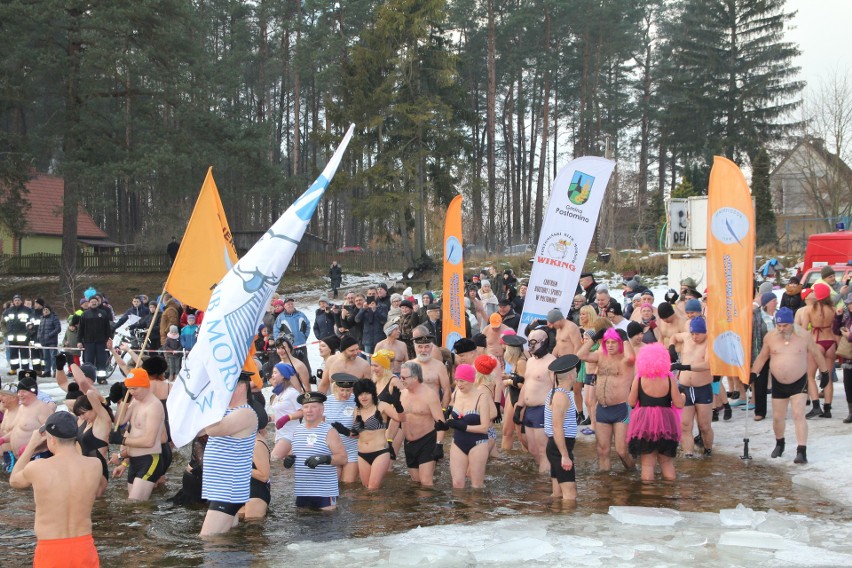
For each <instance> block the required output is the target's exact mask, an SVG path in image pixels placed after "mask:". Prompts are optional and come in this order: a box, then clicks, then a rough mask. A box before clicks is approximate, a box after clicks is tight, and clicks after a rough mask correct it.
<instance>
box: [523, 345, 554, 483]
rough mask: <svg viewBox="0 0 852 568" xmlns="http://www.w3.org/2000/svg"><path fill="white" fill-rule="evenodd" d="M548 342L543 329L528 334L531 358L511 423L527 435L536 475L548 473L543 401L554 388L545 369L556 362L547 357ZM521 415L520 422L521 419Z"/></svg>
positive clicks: (550, 377)
mask: <svg viewBox="0 0 852 568" xmlns="http://www.w3.org/2000/svg"><path fill="white" fill-rule="evenodd" d="M548 343H549V338H548V335H547V332H546V331H544V330H543V329H536V330H533V331H532V332H530V335H529V339H528V341H527V346H528V349H529V354H530V358H529V359H528V360H527V368H526V372H525V375H524V378H525V380H524V384H523V386H522V387H521V392H520V394H519V395H518V404H517V405H515V416H514V420H515V423H516V424H523V425H524V427H525V429H526V434H527V447H528V448H529V451H530V454H532V456H533V459H535V462H536V464H538V471H539V473H545V472H549V471H550V462H549V461H548V460H547V457H546V455H545V450H546V449H547V434H545V432H544V401H545V399H546V398H547V393H548V392H550V390H551V389H552V388H553V376H552V374H551V372H550V370H548V366H549V365H550V364H551V363H553V361H555V360H556V357H554V356H553V354H552V353H548ZM522 415H523V418H522Z"/></svg>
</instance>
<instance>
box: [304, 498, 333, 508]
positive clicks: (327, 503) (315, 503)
mask: <svg viewBox="0 0 852 568" xmlns="http://www.w3.org/2000/svg"><path fill="white" fill-rule="evenodd" d="M334 505H337V497H305V496H304V495H300V496H299V497H296V506H297V507H304V508H307V509H325V508H326V507H333V506H334Z"/></svg>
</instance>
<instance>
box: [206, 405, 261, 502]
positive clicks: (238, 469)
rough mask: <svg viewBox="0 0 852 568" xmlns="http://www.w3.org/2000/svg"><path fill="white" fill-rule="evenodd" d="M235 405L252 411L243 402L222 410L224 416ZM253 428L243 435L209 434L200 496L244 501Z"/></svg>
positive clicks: (251, 454)
mask: <svg viewBox="0 0 852 568" xmlns="http://www.w3.org/2000/svg"><path fill="white" fill-rule="evenodd" d="M239 408H248V409H249V410H252V408H251V406H249V405H248V404H243V405H241V406H237V407H235V408H229V409H228V410H226V411H225V416H227V415H229V414H230V413H231V412H233V411H235V410H237V409H239ZM252 412H253V411H252ZM256 430H257V428H256V427H255V432H253V433H252V435H251V436H248V437H246V438H235V437H233V436H210V438H209V439H208V440H207V448H206V449H205V450H204V477H203V478H202V485H201V497H202V498H204V499H207V500H208V501H222V502H224V503H247V502H248V500H249V484H250V483H251V461H252V456H253V455H254V442H255V439H256V438H257V432H256Z"/></svg>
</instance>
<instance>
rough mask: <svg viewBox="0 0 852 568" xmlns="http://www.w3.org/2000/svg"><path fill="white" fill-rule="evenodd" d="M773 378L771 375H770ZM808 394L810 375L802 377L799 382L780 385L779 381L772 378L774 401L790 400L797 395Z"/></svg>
mask: <svg viewBox="0 0 852 568" xmlns="http://www.w3.org/2000/svg"><path fill="white" fill-rule="evenodd" d="M770 376H771V375H770ZM807 392H808V375H807V374H804V375H802V378H801V379H799V380H798V381H796V382H794V383H790V384H786V383H779V382H778V379H776V378H775V377H772V398H773V399H776V398H777V399H779V400H783V399H788V398H790V397H791V396H793V395H796V394H807Z"/></svg>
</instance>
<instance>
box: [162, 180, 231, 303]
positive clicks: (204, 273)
mask: <svg viewBox="0 0 852 568" xmlns="http://www.w3.org/2000/svg"><path fill="white" fill-rule="evenodd" d="M238 258H239V257H238V256H237V248H236V246H235V245H234V239H233V237H232V236H231V229H230V227H228V219H227V217H225V209H224V208H223V207H222V200H221V199H219V190H217V189H216V182H215V181H213V168H212V167H211V168H210V169H208V170H207V178H206V179H205V180H204V185H202V186H201V193H200V194H199V196H198V201H196V202H195V209H193V210H192V216H191V217H190V218H189V224H188V225H187V226H186V232H185V233H184V234H183V240H181V243H180V249H179V250H178V254H177V257H176V258H175V263H174V265H173V266H172V270H171V272H169V277H168V279H167V280H166V291H167V292H168V293H169V294H171V295H172V296H174V297H175V298H177V299H178V300H179V301H180V302H181V303H183V304H186V305H189V306H192V307H194V308H198V309H200V310H206V309H207V304H209V303H210V296H211V295H212V293H213V288H214V287H215V286H216V284H217V283H218V282H219V281H220V280H221V279H222V278H223V277H224V276H225V274H227V273H228V271H229V270H230V269H231V267H232V266H233V265H234V264H236V262H237V259H238Z"/></svg>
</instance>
